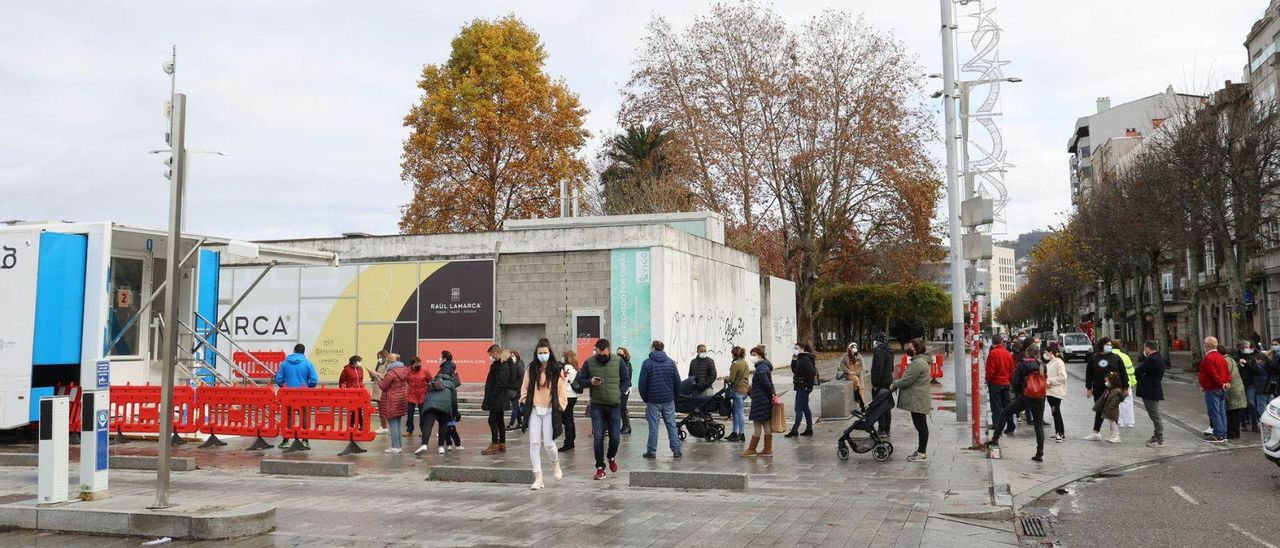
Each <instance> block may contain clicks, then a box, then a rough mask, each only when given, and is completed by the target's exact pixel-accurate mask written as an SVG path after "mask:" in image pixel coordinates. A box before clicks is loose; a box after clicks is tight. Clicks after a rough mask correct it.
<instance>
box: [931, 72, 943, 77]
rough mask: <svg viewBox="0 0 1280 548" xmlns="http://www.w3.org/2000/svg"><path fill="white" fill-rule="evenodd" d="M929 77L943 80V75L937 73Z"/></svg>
mask: <svg viewBox="0 0 1280 548" xmlns="http://www.w3.org/2000/svg"><path fill="white" fill-rule="evenodd" d="M928 77H929V78H942V75H941V74H938V73H936V72H935V73H933V74H929V75H928Z"/></svg>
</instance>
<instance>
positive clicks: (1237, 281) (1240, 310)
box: [1222, 242, 1249, 341]
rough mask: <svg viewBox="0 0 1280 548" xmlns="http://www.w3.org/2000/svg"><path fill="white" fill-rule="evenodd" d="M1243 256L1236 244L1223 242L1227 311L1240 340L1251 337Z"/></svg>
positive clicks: (1236, 336)
mask: <svg viewBox="0 0 1280 548" xmlns="http://www.w3.org/2000/svg"><path fill="white" fill-rule="evenodd" d="M1241 257H1242V256H1241V255H1240V254H1239V253H1237V250H1236V248H1235V246H1234V245H1232V244H1231V243H1230V242H1222V264H1223V266H1226V270H1227V299H1228V300H1227V311H1228V312H1229V313H1230V315H1231V326H1232V330H1233V331H1234V332H1235V338H1236V340H1238V341H1240V340H1245V339H1248V338H1249V334H1248V333H1246V330H1247V329H1248V328H1247V326H1246V325H1245V321H1244V265H1243V264H1240V262H1238V261H1239V259H1240V258H1241Z"/></svg>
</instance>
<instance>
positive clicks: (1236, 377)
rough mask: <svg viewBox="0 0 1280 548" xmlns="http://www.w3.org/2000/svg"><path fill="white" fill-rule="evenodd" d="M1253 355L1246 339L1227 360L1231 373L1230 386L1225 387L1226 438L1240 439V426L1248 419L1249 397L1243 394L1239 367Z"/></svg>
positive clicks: (1251, 346)
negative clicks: (1231, 357)
mask: <svg viewBox="0 0 1280 548" xmlns="http://www.w3.org/2000/svg"><path fill="white" fill-rule="evenodd" d="M1252 357H1253V345H1252V344H1250V343H1249V342H1248V341H1246V342H1244V343H1241V345H1240V350H1239V351H1237V352H1236V355H1235V356H1234V357H1233V359H1229V360H1227V372H1228V373H1229V374H1230V375H1231V383H1230V386H1228V387H1227V439H1229V440H1235V439H1240V427H1241V425H1242V424H1244V423H1247V422H1248V421H1249V418H1248V417H1249V398H1247V397H1246V396H1245V390H1244V379H1242V378H1241V376H1240V368H1241V366H1242V365H1244V363H1245V362H1246V361H1247V360H1248V359H1251V358H1252Z"/></svg>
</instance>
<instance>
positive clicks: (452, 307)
mask: <svg viewBox="0 0 1280 548" xmlns="http://www.w3.org/2000/svg"><path fill="white" fill-rule="evenodd" d="M418 338H419V339H423V340H478V339H483V340H492V339H493V262H492V261H457V262H450V263H446V264H445V265H444V266H441V267H440V269H439V270H436V271H435V273H434V274H432V275H430V276H428V277H427V278H426V279H425V280H423V281H422V284H421V285H419V286H418Z"/></svg>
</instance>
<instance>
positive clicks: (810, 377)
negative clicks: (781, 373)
mask: <svg viewBox="0 0 1280 548" xmlns="http://www.w3.org/2000/svg"><path fill="white" fill-rule="evenodd" d="M791 355H792V358H791V383H792V387H793V388H795V392H796V422H795V424H793V425H792V426H791V431H790V432H788V433H787V435H786V437H788V438H794V437H796V436H812V435H813V411H811V410H810V409H809V395H810V394H812V393H813V387H814V386H815V385H816V384H818V368H817V366H816V365H815V362H814V359H813V348H812V347H811V346H809V343H807V342H797V343H796V345H795V347H793V348H792V349H791ZM801 418H804V432H799V433H797V431H798V430H800V419H801Z"/></svg>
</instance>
